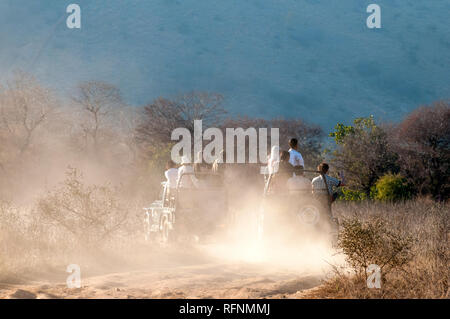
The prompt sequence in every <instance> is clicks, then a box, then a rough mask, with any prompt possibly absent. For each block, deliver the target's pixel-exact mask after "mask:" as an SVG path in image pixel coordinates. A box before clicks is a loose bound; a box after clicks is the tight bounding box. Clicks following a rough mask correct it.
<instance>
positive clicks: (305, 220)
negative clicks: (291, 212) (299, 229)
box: [296, 199, 329, 229]
mask: <svg viewBox="0 0 450 319" xmlns="http://www.w3.org/2000/svg"><path fill="white" fill-rule="evenodd" d="M296 218H297V221H298V222H299V223H300V224H301V225H302V226H304V227H308V228H315V229H319V228H322V226H323V225H324V224H327V223H328V219H329V216H328V213H327V210H326V208H325V207H324V205H323V204H322V203H321V202H320V201H318V200H315V199H309V200H304V201H302V202H301V203H300V204H299V206H298V208H297V210H296Z"/></svg>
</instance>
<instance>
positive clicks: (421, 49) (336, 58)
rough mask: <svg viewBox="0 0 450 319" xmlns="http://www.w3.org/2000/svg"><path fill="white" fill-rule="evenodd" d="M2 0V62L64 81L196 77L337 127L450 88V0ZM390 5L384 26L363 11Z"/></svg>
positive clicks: (150, 87)
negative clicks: (371, 23) (70, 20)
mask: <svg viewBox="0 0 450 319" xmlns="http://www.w3.org/2000/svg"><path fill="white" fill-rule="evenodd" d="M72 2H76V3H78V4H80V6H81V8H82V24H83V25H82V29H81V30H69V29H67V28H66V27H65V17H66V16H67V14H65V6H66V5H67V4H68V3H70V2H67V3H66V2H65V1H60V0H47V1H45V2H37V1H32V0H21V1H14V0H2V1H1V2H0V25H1V26H2V27H1V28H0V71H1V73H0V74H1V76H2V77H6V76H7V75H8V74H9V72H11V71H12V70H13V69H16V68H21V69H24V70H26V71H31V72H34V73H36V74H37V75H38V76H39V77H40V78H41V79H42V80H44V81H46V82H47V83H49V84H50V85H52V86H55V87H57V88H60V89H64V90H66V91H67V90H70V88H72V87H73V86H74V85H75V84H76V82H78V81H80V80H84V79H99V80H106V81H110V82H113V83H115V84H117V85H118V86H120V88H121V89H122V91H123V93H124V95H125V97H126V99H127V101H128V102H130V103H133V104H143V103H146V102H148V101H150V100H151V99H153V98H155V97H157V96H160V95H170V94H175V93H178V92H183V91H187V90H191V89H196V90H208V91H216V92H220V93H223V94H224V95H225V97H226V98H227V106H228V107H229V108H230V110H232V111H233V112H238V113H242V114H248V115H252V116H264V117H272V116H278V115H284V116H289V115H290V114H295V115H296V116H303V117H305V118H307V119H309V120H311V121H314V122H316V123H319V124H321V125H323V126H324V127H325V128H326V129H327V130H328V129H330V128H331V127H332V126H333V125H334V124H335V122H336V121H347V120H349V119H350V118H351V117H354V116H360V115H368V114H375V115H377V116H380V117H383V118H385V119H398V118H399V117H400V116H401V115H402V114H404V113H405V112H407V111H408V110H410V109H412V108H414V107H416V106H417V105H419V104H422V103H428V102H431V101H433V100H436V99H440V98H448V97H450V71H449V70H450V23H449V22H448V14H449V11H450V10H449V9H450V2H449V1H448V0H434V1H405V0H402V1H401V0H371V1H361V0H346V1H338V0H297V1H295V0H264V1H263V0H227V1H225V0H152V1H143V0H127V1H121V0H109V1H98V0H95V1H92V0H73V1H72ZM369 3H377V4H379V5H381V7H382V27H383V28H382V29H380V30H370V29H368V28H367V27H366V24H365V21H366V17H367V16H368V14H367V13H366V7H367V5H368V4H369Z"/></svg>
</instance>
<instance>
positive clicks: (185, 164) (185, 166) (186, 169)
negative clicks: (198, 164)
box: [177, 156, 198, 188]
mask: <svg viewBox="0 0 450 319" xmlns="http://www.w3.org/2000/svg"><path fill="white" fill-rule="evenodd" d="M193 173H194V168H193V167H192V165H191V162H190V160H189V158H188V157H187V156H183V157H182V158H181V166H180V167H179V168H178V179H177V183H179V185H180V188H197V185H198V180H197V178H196V177H195V175H193ZM183 174H189V175H184V176H183Z"/></svg>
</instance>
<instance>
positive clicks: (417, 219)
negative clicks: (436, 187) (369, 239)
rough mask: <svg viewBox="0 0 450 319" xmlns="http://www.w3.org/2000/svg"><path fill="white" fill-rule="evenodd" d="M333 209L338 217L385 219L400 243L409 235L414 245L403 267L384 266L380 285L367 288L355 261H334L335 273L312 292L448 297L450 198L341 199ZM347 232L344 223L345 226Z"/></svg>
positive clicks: (341, 295)
mask: <svg viewBox="0 0 450 319" xmlns="http://www.w3.org/2000/svg"><path fill="white" fill-rule="evenodd" d="M334 214H335V215H337V216H338V218H339V219H340V220H358V221H361V222H363V223H366V225H374V224H375V223H376V222H377V221H379V220H380V219H381V220H383V221H384V222H385V226H386V229H387V231H389V232H392V233H395V234H396V236H398V237H396V238H398V242H399V243H402V242H403V243H405V242H409V241H408V240H406V241H405V239H408V238H410V239H411V243H412V244H411V247H405V248H407V250H408V253H409V255H410V256H409V257H410V258H409V259H408V260H409V261H408V262H406V263H405V264H402V265H399V267H393V269H389V270H386V271H382V284H381V288H380V289H377V288H368V285H367V282H366V277H365V276H359V275H358V269H356V268H357V267H355V266H354V265H353V267H351V266H350V265H335V276H334V277H333V278H331V279H330V280H328V281H326V282H325V283H324V285H322V286H321V287H320V288H319V289H317V290H316V291H315V292H314V293H313V295H312V297H319V298H448V297H449V287H448V286H449V265H450V264H449V257H450V245H449V236H450V222H449V217H450V205H449V204H444V203H436V202H433V201H430V200H427V199H417V200H415V201H405V202H399V203H380V202H371V201H366V202H359V203H355V202H353V203H352V202H340V203H337V204H336V206H335V207H334ZM343 232H345V229H343V230H342V229H341V233H343ZM380 236H383V234H380ZM355 240H358V238H355ZM380 245H381V243H380ZM347 248H348V247H347ZM397 249H398V247H397Z"/></svg>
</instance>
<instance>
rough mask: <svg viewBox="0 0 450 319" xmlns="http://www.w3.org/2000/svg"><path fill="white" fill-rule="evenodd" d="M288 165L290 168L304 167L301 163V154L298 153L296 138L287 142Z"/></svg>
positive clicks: (303, 163) (302, 162)
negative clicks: (289, 164)
mask: <svg viewBox="0 0 450 319" xmlns="http://www.w3.org/2000/svg"><path fill="white" fill-rule="evenodd" d="M289 147H290V149H289V155H290V156H289V163H291V165H292V166H294V167H295V166H303V167H305V162H304V161H303V157H302V154H300V152H299V151H298V140H297V139H296V138H291V139H290V140H289Z"/></svg>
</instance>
